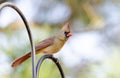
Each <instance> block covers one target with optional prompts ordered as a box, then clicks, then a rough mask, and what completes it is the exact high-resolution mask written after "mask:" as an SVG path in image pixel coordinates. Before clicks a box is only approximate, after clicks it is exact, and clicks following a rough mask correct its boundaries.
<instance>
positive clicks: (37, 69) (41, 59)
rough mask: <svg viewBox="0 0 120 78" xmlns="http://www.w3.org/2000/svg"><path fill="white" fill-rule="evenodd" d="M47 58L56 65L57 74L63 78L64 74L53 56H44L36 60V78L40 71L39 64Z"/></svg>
mask: <svg viewBox="0 0 120 78" xmlns="http://www.w3.org/2000/svg"><path fill="white" fill-rule="evenodd" d="M47 58H49V59H51V60H52V61H53V62H54V63H55V64H56V66H57V67H58V69H59V72H60V75H61V77H62V78H65V76H64V72H63V70H62V67H61V65H60V64H59V61H58V59H57V58H54V57H53V55H44V56H42V57H41V58H40V59H39V60H38V63H37V66H36V77H37V78H39V71H40V67H41V64H42V62H43V61H44V60H45V59H47Z"/></svg>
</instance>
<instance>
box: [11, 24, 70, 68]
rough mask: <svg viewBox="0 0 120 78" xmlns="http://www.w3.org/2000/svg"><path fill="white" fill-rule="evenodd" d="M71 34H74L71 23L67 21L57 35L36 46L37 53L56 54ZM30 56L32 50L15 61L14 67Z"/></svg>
mask: <svg viewBox="0 0 120 78" xmlns="http://www.w3.org/2000/svg"><path fill="white" fill-rule="evenodd" d="M70 36H72V34H71V32H70V28H69V23H66V24H65V25H64V26H63V28H62V29H61V30H60V32H59V33H58V34H57V35H56V36H53V37H51V38H48V39H46V40H43V41H41V42H40V43H39V44H38V45H37V46H36V47H35V50H36V52H35V53H36V54H38V53H46V54H54V53H56V52H58V51H59V50H60V49H61V48H62V46H63V45H64V44H65V42H66V41H67V40H68V38H69V37H70ZM29 57H31V52H29V53H27V54H25V55H23V56H21V57H20V58H18V59H16V60H15V61H13V63H12V67H16V66H18V65H19V64H21V63H22V62H24V61H25V60H27V59H28V58H29Z"/></svg>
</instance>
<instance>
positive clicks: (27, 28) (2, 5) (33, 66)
mask: <svg viewBox="0 0 120 78" xmlns="http://www.w3.org/2000/svg"><path fill="white" fill-rule="evenodd" d="M4 7H11V8H13V9H14V10H15V11H16V12H17V13H18V14H19V15H20V17H21V18H22V20H23V22H24V24H25V27H26V30H27V33H28V37H29V40H30V45H31V54H32V78H36V70H35V47H34V43H33V39H32V34H31V31H30V28H29V25H28V22H27V20H26V18H25V16H24V15H23V13H22V12H21V11H20V9H19V8H17V7H16V6H15V5H14V4H12V3H10V2H5V3H2V4H1V5H0V10H1V9H3V8H4Z"/></svg>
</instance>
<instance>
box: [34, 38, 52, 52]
mask: <svg viewBox="0 0 120 78" xmlns="http://www.w3.org/2000/svg"><path fill="white" fill-rule="evenodd" d="M53 43H54V37H51V38H48V39H46V40H43V41H42V42H40V43H39V44H38V45H37V46H35V50H40V49H43V48H46V47H48V46H50V45H51V44H53Z"/></svg>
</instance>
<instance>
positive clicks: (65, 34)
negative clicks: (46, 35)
mask: <svg viewBox="0 0 120 78" xmlns="http://www.w3.org/2000/svg"><path fill="white" fill-rule="evenodd" d="M59 34H60V37H61V39H68V38H69V37H71V36H72V33H71V32H70V24H69V23H66V24H65V25H64V26H63V28H62V29H61V31H60V33H59ZM60 37H59V38H60Z"/></svg>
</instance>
